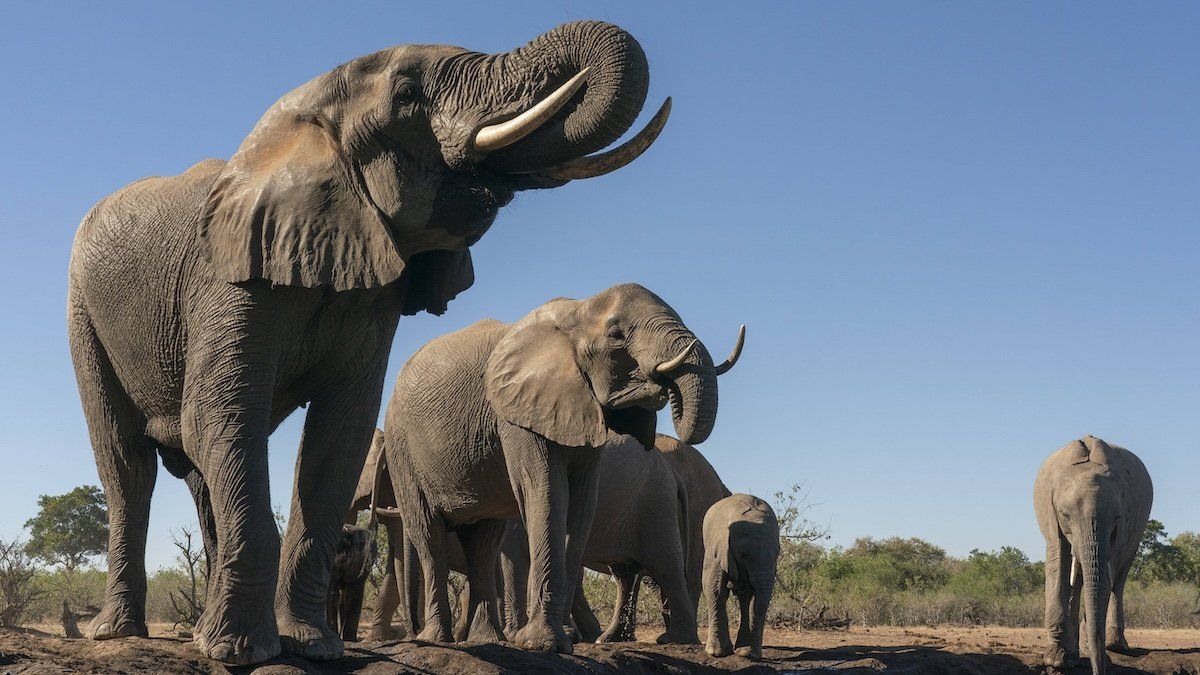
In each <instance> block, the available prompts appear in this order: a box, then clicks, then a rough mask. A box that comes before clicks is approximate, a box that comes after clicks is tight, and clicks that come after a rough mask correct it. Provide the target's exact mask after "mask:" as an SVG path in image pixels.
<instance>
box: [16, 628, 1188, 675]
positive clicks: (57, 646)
mask: <svg viewBox="0 0 1200 675" xmlns="http://www.w3.org/2000/svg"><path fill="white" fill-rule="evenodd" d="M41 628H42V629H43V630H37V629H24V630H0V673H164V672H165V673H239V674H240V673H250V672H253V673H259V674H261V675H284V674H287V675H292V674H297V675H298V674H300V673H355V674H362V675H381V674H383V673H450V674H457V673H617V672H621V673H670V674H672V675H686V674H688V673H711V674H721V673H739V674H750V673H796V672H805V673H822V672H837V673H874V672H889V673H914V674H917V673H920V674H925V673H929V674H938V673H1045V672H1047V671H1046V669H1045V668H1043V667H1042V666H1041V655H1042V650H1043V645H1044V641H1043V633H1042V631H1041V630H1039V629H1034V628H1002V627H993V626H980V627H961V626H938V627H928V628H925V627H922V628H886V627H880V628H858V627H855V628H850V629H848V630H839V631H794V630H771V631H769V633H768V635H767V639H766V643H767V644H768V646H767V648H766V649H764V652H765V653H764V656H765V657H766V658H765V659H764V660H763V661H760V662H754V661H749V660H747V659H744V658H741V657H738V656H730V657H727V658H723V659H714V658H712V657H710V656H708V655H707V654H705V653H704V650H703V648H702V647H701V646H699V645H689V646H658V645H654V644H650V643H649V641H650V640H652V639H653V635H654V631H651V630H647V631H642V632H639V637H640V638H641V639H642V640H645V641H644V642H636V643H627V644H624V645H592V644H585V645H577V646H576V648H575V654H574V655H573V656H559V655H556V654H544V653H531V652H524V651H522V650H519V649H516V648H513V647H511V646H507V645H490V644H489V645H461V646H452V645H433V644H426V643H414V642H401V641H389V642H374V643H367V642H359V643H353V644H351V645H349V646H348V648H347V650H346V657H345V658H343V659H341V660H339V661H334V662H329V663H311V662H308V661H303V660H300V659H278V660H276V661H272V662H271V663H269V664H266V665H260V666H258V667H256V668H226V667H225V666H222V665H221V664H218V663H215V662H213V661H209V660H207V659H205V658H203V657H202V656H200V654H199V652H197V651H196V649H195V647H193V646H192V644H191V643H190V642H189V641H187V640H186V639H183V638H179V637H168V636H167V634H168V631H167V630H166V627H163V626H158V627H155V628H154V629H153V630H152V634H153V635H156V636H157V637H152V638H150V639H140V638H126V639H122V640H110V641H106V642H94V641H91V640H68V639H66V638H63V637H60V636H57V635H53V634H51V633H50V631H51V630H56V629H55V628H54V627H52V626H42V627H41ZM1128 637H1129V642H1130V643H1131V644H1132V645H1134V647H1135V648H1134V650H1133V651H1132V652H1131V653H1130V654H1116V653H1111V652H1110V656H1111V658H1112V660H1113V664H1114V666H1115V668H1114V671H1115V672H1117V673H1172V674H1175V673H1198V674H1200V631H1198V630H1130V631H1129V636H1128ZM1071 672H1088V671H1087V670H1086V669H1084V668H1078V669H1074V670H1073V671H1071Z"/></svg>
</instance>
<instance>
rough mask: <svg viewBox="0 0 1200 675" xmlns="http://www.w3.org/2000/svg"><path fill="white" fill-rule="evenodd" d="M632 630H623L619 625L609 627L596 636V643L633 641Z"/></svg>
mask: <svg viewBox="0 0 1200 675" xmlns="http://www.w3.org/2000/svg"><path fill="white" fill-rule="evenodd" d="M633 637H634V636H633V634H632V631H627V630H623V629H622V627H620V626H614V627H612V628H609V629H608V630H606V631H604V632H603V633H601V634H600V637H598V638H596V643H597V644H612V643H615V642H633Z"/></svg>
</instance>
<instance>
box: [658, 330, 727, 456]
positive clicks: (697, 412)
mask: <svg viewBox="0 0 1200 675" xmlns="http://www.w3.org/2000/svg"><path fill="white" fill-rule="evenodd" d="M695 339H696V336H695V335H693V334H692V333H691V331H688V330H686V329H685V330H683V331H682V332H680V333H679V334H677V335H676V336H674V338H673V339H672V340H671V341H670V342H669V345H670V347H669V349H668V352H669V354H670V355H671V356H673V355H674V354H678V353H679V352H680V351H682V350H683V349H684V348H686V347H687V346H688V345H689V344H691V343H692V341H693V340H695ZM668 358H669V356H668ZM668 391H669V392H670V396H671V421H672V422H674V424H675V433H676V434H677V435H678V436H679V440H681V441H683V442H684V443H703V442H704V441H705V440H707V439H708V435H709V434H711V433H712V430H713V425H714V424H716V421H717V371H716V369H715V368H714V367H713V361H712V357H711V356H709V354H708V350H707V349H705V348H704V345H703V344H702V343H697V344H696V347H695V349H693V350H692V351H691V353H690V354H688V357H687V359H686V360H685V361H684V363H683V365H682V366H680V367H679V368H678V369H677V370H676V371H675V372H674V373H672V374H671V385H670V386H669V387H668Z"/></svg>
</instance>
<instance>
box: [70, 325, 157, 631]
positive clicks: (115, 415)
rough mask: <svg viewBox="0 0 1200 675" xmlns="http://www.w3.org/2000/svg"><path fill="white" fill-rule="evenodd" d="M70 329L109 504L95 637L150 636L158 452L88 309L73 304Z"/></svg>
mask: <svg viewBox="0 0 1200 675" xmlns="http://www.w3.org/2000/svg"><path fill="white" fill-rule="evenodd" d="M69 333H70V342H71V358H72V360H73V361H74V364H75V376H76V379H77V380H78V383H79V393H80V398H81V399H82V402H83V413H84V417H85V418H86V419H87V426H88V435H89V437H90V439H91V442H92V450H93V452H94V454H95V456H96V470H97V472H98V473H99V474H100V482H101V484H102V485H103V486H104V496H105V498H106V499H107V501H108V524H109V529H108V583H107V585H106V586H105V589H104V604H103V607H102V608H101V610H100V613H99V614H97V615H96V617H95V618H94V619H92V622H91V625H90V626H89V627H88V630H87V633H88V637H90V638H92V639H95V640H104V639H107V638H116V637H126V636H135V635H136V636H141V637H146V636H147V635H148V632H147V628H146V529H147V527H148V526H149V523H150V496H151V495H152V494H153V493H154V481H155V478H156V475H157V472H158V457H157V456H156V455H155V448H154V446H153V445H152V444H151V442H150V439H148V438H146V436H145V433H144V430H145V424H146V423H145V420H144V418H143V416H142V415H141V413H140V412H138V410H137V409H136V408H135V407H134V405H133V402H132V401H130V400H129V396H128V395H127V394H126V393H125V391H124V390H123V389H122V388H121V383H120V381H119V380H118V379H117V376H116V373H115V371H114V370H113V367H112V364H111V363H109V360H108V356H107V355H106V354H105V351H104V347H103V346H101V344H100V341H99V339H97V337H96V334H95V331H94V330H93V329H92V326H91V323H90V322H89V321H88V319H87V317H86V316H84V315H83V312H82V310H78V309H74V308H73V309H72V314H71V317H70V320H69Z"/></svg>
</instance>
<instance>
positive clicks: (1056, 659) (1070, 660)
mask: <svg viewBox="0 0 1200 675" xmlns="http://www.w3.org/2000/svg"><path fill="white" fill-rule="evenodd" d="M1078 661H1079V656H1078V655H1076V654H1071V653H1070V652H1068V651H1067V650H1066V649H1064V648H1063V646H1062V645H1054V646H1052V647H1050V648H1049V649H1047V650H1046V653H1045V655H1043V656H1042V663H1043V664H1045V665H1047V666H1050V667H1051V668H1054V669H1055V670H1062V669H1064V668H1070V667H1071V666H1074V665H1076V663H1078Z"/></svg>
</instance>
